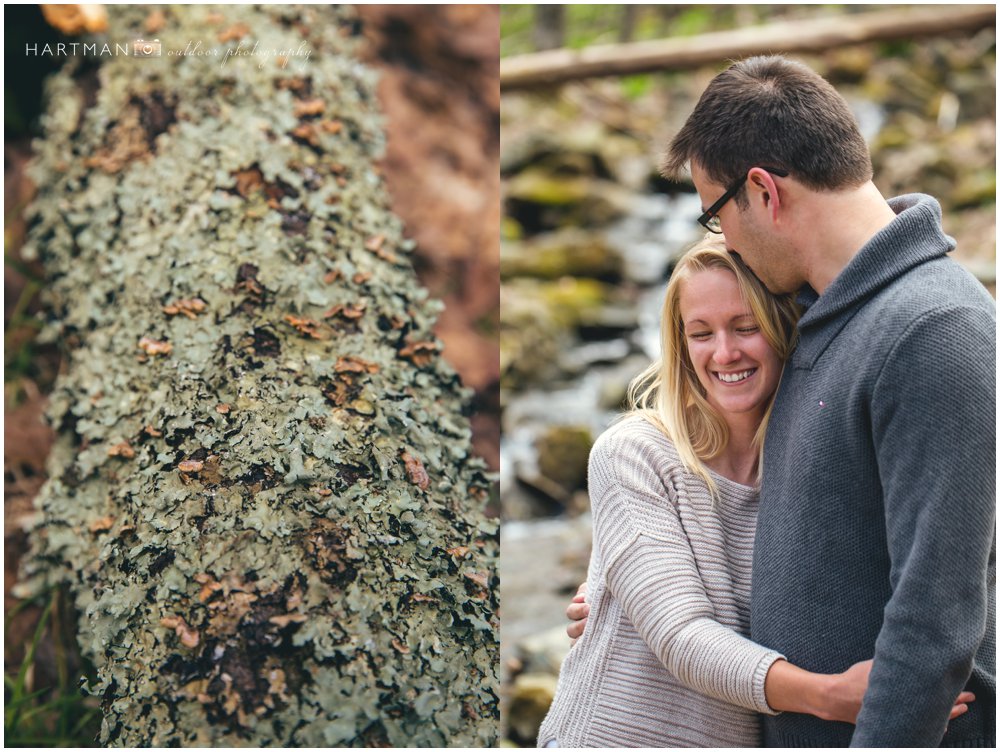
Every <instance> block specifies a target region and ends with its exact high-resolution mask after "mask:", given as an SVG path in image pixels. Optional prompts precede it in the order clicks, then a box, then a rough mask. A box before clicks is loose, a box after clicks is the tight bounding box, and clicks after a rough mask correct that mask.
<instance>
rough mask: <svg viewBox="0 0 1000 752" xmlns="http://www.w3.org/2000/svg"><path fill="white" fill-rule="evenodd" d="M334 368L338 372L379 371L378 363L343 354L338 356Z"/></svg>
mask: <svg viewBox="0 0 1000 752" xmlns="http://www.w3.org/2000/svg"><path fill="white" fill-rule="evenodd" d="M333 370H334V371H336V372H337V373H378V365H377V364H375V363H369V362H368V361H367V360H362V359H361V358H356V357H354V356H353V355H343V356H341V357H339V358H337V364H336V365H335V366H334V367H333Z"/></svg>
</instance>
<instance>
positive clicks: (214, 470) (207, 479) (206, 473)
mask: <svg viewBox="0 0 1000 752" xmlns="http://www.w3.org/2000/svg"><path fill="white" fill-rule="evenodd" d="M198 478H199V480H201V482H202V483H204V484H205V485H206V486H214V485H218V484H219V483H221V482H222V474H221V473H220V472H219V456H218V455H217V454H210V455H208V457H206V458H205V465H204V467H203V468H202V470H201V473H199V475H198Z"/></svg>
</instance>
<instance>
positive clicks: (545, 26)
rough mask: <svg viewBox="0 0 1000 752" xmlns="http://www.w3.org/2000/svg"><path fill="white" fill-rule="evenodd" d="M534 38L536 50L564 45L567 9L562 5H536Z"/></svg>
mask: <svg viewBox="0 0 1000 752" xmlns="http://www.w3.org/2000/svg"><path fill="white" fill-rule="evenodd" d="M532 39H533V40H534V44H535V49H536V50H552V49H556V48H558V47H562V46H563V44H565V41H566V9H565V8H564V7H563V6H561V5H536V6H535V28H534V33H533V34H532Z"/></svg>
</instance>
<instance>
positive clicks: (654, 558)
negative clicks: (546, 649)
mask: <svg viewBox="0 0 1000 752" xmlns="http://www.w3.org/2000/svg"><path fill="white" fill-rule="evenodd" d="M685 165H689V166H690V171H691V177H692V179H693V181H694V185H695V188H696V189H697V191H698V194H699V195H700V197H701V200H702V202H703V206H704V207H707V208H706V209H705V213H704V214H703V215H702V217H701V218H700V220H699V221H700V222H701V223H702V225H704V226H705V228H706V229H707V230H709V231H710V234H709V235H707V236H706V238H705V239H704V240H702V241H701V242H699V243H698V244H696V245H695V246H694V247H693V248H692V249H691V250H690V251H688V253H687V254H686V255H685V256H684V257H683V258H682V259H681V261H680V262H679V263H678V265H677V267H676V269H675V271H674V273H673V274H672V275H671V279H670V283H669V285H668V288H667V294H666V300H665V303H664V307H663V315H662V322H661V344H662V356H661V359H660V360H659V361H658V362H656V363H654V364H653V365H651V366H650V368H649V369H647V371H646V372H645V373H643V374H642V375H641V376H640V377H639V378H638V379H636V381H635V382H634V383H633V385H632V387H631V389H630V398H631V403H632V407H633V409H632V410H631V412H630V413H629V414H628V415H626V416H625V417H624V418H623V419H622V420H621V421H619V422H618V423H617V424H615V425H614V426H612V427H611V428H610V429H609V430H608V431H607V432H605V433H604V434H603V435H602V436H601V437H600V439H599V440H598V441H597V443H596V444H595V446H594V449H593V450H592V453H591V459H590V467H589V476H588V479H589V490H590V496H591V504H592V509H593V520H594V544H593V553H592V555H591V562H590V568H589V571H588V581H587V593H586V600H585V601H584V598H583V596H582V595H581V596H578V598H577V599H576V600H575V603H574V604H573V605H571V607H570V609H569V610H568V612H567V613H568V614H569V615H570V617H571V618H573V619H577V620H580V619H583V620H582V621H577V622H575V623H574V624H573V625H571V627H570V630H569V631H570V633H571V635H574V636H575V635H579V634H581V633H582V637H581V638H580V640H579V641H577V643H576V644H575V645H574V647H573V648H572V649H571V650H570V653H569V655H568V656H567V658H566V661H565V662H564V664H563V668H562V672H561V674H560V679H559V685H558V689H557V692H556V697H555V700H554V702H553V704H552V707H551V709H550V711H549V714H548V716H547V718H546V719H545V721H544V723H543V724H542V727H541V730H540V733H539V738H538V744H539V746H542V747H546V746H550V747H595V746H597V747H635V746H643V747H670V746H687V747H714V746H725V747H752V746H761V745H765V746H774V747H803V746H807V747H808V746H818V747H834V746H848V745H850V746H856V747H884V746H891V747H913V746H954V747H974V746H984V747H995V746H996V745H995V741H996V739H995V726H996V715H995V714H996V680H995V676H996V669H995V654H996V630H995V623H996V611H995V507H996V499H995V469H996V465H995V461H996V444H995V441H996V439H995V426H996V424H995V419H996V405H995V395H996V383H995V375H996V348H995V341H996V331H995V330H996V308H995V304H994V302H993V300H992V298H991V297H990V296H989V294H988V293H987V292H986V290H985V289H983V287H982V286H981V285H980V284H979V283H978V282H977V281H976V280H975V279H974V278H973V277H972V276H971V275H969V274H968V273H967V272H965V271H964V270H963V269H961V268H960V267H959V266H958V265H957V264H956V263H955V262H954V261H952V260H951V259H949V258H947V255H946V254H947V253H948V252H949V251H950V250H952V248H953V247H954V241H953V240H952V239H951V238H949V237H948V236H947V235H945V234H944V233H943V231H942V229H941V210H940V206H939V205H938V203H937V202H936V201H935V200H934V199H932V198H930V197H929V196H925V195H920V194H911V195H906V196H901V197H898V198H894V199H891V200H888V201H886V200H885V199H884V198H883V197H882V195H881V194H880V193H879V191H878V189H877V188H876V187H875V185H874V183H873V182H872V166H871V159H870V155H869V153H868V148H867V145H866V144H865V142H864V139H863V138H862V136H861V134H860V132H859V130H858V127H857V123H856V121H855V119H854V117H853V115H852V114H851V112H850V110H849V108H848V106H847V104H846V102H845V101H844V100H843V98H842V97H841V96H840V95H839V94H838V93H837V92H836V91H835V90H834V89H833V87H832V86H830V85H829V84H828V83H827V82H826V81H825V80H823V79H822V78H821V77H820V76H818V75H817V74H816V73H814V72H813V71H811V70H810V69H808V68H807V67H805V66H803V65H801V64H799V63H796V62H793V61H790V60H787V59H785V58H781V57H758V58H750V59H747V60H743V61H741V62H738V63H736V64H734V65H733V66H732V67H730V68H729V69H727V70H726V71H724V72H723V73H721V74H719V75H718V76H717V77H716V78H715V79H714V80H713V81H712V82H711V83H710V84H709V86H708V88H707V89H706V91H705V92H704V94H703V95H702V97H701V99H700V100H699V102H698V104H697V106H696V107H695V109H694V112H693V113H692V114H691V116H690V117H689V119H688V121H687V123H686V124H685V125H684V127H683V129H682V130H681V131H680V133H679V134H678V135H677V136H676V137H675V139H674V140H673V142H672V143H671V145H670V149H669V152H668V155H667V158H666V161H665V165H664V167H665V172H666V173H667V174H670V175H677V174H678V173H679V172H680V171H681V170H682V169H683V168H684V167H685ZM723 233H724V235H723ZM732 251H735V252H736V253H735V254H734V253H732ZM765 433H766V438H765ZM584 617H586V618H585V619H584Z"/></svg>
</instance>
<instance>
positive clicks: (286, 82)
mask: <svg viewBox="0 0 1000 752" xmlns="http://www.w3.org/2000/svg"><path fill="white" fill-rule="evenodd" d="M275 86H276V87H277V88H279V89H288V90H289V91H294V92H302V91H305V90H306V89H308V88H309V82H308V81H307V80H306V79H304V78H279V79H278V80H277V81H275Z"/></svg>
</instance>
